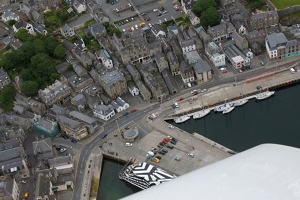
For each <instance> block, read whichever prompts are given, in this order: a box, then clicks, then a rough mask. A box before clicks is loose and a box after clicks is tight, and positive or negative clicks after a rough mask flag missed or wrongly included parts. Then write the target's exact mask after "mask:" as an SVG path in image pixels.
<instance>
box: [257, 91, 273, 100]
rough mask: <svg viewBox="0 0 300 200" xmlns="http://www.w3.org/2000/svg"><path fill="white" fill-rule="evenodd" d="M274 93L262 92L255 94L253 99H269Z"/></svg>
mask: <svg viewBox="0 0 300 200" xmlns="http://www.w3.org/2000/svg"><path fill="white" fill-rule="evenodd" d="M274 93H275V91H266V92H262V93H259V94H257V95H256V96H255V97H256V99H257V100H262V99H266V98H269V97H270V96H272V95H273V94H274Z"/></svg>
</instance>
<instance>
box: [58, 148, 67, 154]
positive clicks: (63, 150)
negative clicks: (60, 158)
mask: <svg viewBox="0 0 300 200" xmlns="http://www.w3.org/2000/svg"><path fill="white" fill-rule="evenodd" d="M59 151H60V153H63V152H65V151H67V149H66V148H61V149H60V150H59Z"/></svg>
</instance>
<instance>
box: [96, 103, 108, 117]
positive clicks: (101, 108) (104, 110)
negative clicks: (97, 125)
mask: <svg viewBox="0 0 300 200" xmlns="http://www.w3.org/2000/svg"><path fill="white" fill-rule="evenodd" d="M95 110H97V111H99V112H100V113H101V114H102V115H107V114H109V113H110V112H111V111H112V109H111V107H109V106H106V105H98V106H97V107H96V108H95Z"/></svg>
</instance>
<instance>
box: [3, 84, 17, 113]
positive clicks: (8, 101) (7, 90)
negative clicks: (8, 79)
mask: <svg viewBox="0 0 300 200" xmlns="http://www.w3.org/2000/svg"><path fill="white" fill-rule="evenodd" d="M15 96H16V91H15V90H14V88H13V87H12V86H11V85H7V86H5V87H4V88H3V90H2V91H1V93H0V105H1V107H2V108H3V109H4V110H5V111H8V110H10V109H11V108H12V106H13V100H14V99H15Z"/></svg>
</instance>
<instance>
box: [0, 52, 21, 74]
mask: <svg viewBox="0 0 300 200" xmlns="http://www.w3.org/2000/svg"><path fill="white" fill-rule="evenodd" d="M17 59H18V57H17V55H16V54H15V52H9V53H5V54H4V55H3V56H2V58H1V60H0V67H3V68H4V69H5V70H12V69H14V68H16V67H18V66H16V63H17Z"/></svg>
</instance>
